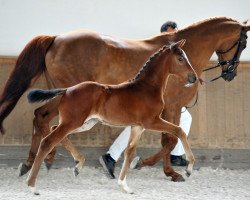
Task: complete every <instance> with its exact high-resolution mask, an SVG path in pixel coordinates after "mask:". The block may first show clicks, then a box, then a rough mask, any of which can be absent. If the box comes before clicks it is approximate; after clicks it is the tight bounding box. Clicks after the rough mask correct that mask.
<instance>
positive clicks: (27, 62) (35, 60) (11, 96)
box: [0, 35, 56, 134]
mask: <svg viewBox="0 0 250 200" xmlns="http://www.w3.org/2000/svg"><path fill="white" fill-rule="evenodd" d="M55 37H56V36H46V35H43V36H38V37H36V38H34V39H33V40H31V41H30V42H29V43H28V44H27V45H26V47H25V48H24V49H23V51H22V52H21V54H20V55H19V56H18V58H17V61H16V65H15V67H14V69H13V70H12V72H11V74H10V76H9V78H8V80H7V82H6V84H5V87H4V89H3V92H2V94H1V95H0V132H1V133H2V134H4V129H3V121H4V119H5V118H6V117H7V116H8V115H9V114H10V112H11V111H12V110H13V108H14V107H15V106H16V104H17V102H18V100H19V99H20V97H21V96H22V95H23V93H24V92H25V91H26V90H27V89H28V88H29V87H30V86H31V83H32V81H33V80H36V79H37V78H38V77H39V76H40V75H41V74H42V73H43V72H44V70H45V69H46V66H45V56H46V53H47V51H48V49H49V48H50V46H51V44H52V43H53V42H54V40H55Z"/></svg>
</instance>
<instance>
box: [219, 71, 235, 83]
mask: <svg viewBox="0 0 250 200" xmlns="http://www.w3.org/2000/svg"><path fill="white" fill-rule="evenodd" d="M235 76H237V71H236V70H234V71H226V72H222V74H221V77H222V78H223V79H224V80H225V81H232V80H233V79H234V78H235Z"/></svg>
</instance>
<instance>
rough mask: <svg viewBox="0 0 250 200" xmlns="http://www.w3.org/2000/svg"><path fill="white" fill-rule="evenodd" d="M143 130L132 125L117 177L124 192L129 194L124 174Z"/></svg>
mask: <svg viewBox="0 0 250 200" xmlns="http://www.w3.org/2000/svg"><path fill="white" fill-rule="evenodd" d="M143 130H144V129H143V128H142V127H141V126H133V127H132V129H131V134H130V137H129V142H128V146H127V149H126V151H125V153H124V161H123V165H122V169H121V172H120V175H119V179H118V184H119V185H120V186H121V187H122V189H123V190H124V191H125V192H127V193H130V194H132V193H133V191H132V190H131V189H130V188H129V187H128V185H127V182H126V176H127V173H128V169H129V165H130V163H131V161H132V159H133V157H134V154H135V150H136V147H137V144H138V141H139V139H140V137H141V134H142V132H143Z"/></svg>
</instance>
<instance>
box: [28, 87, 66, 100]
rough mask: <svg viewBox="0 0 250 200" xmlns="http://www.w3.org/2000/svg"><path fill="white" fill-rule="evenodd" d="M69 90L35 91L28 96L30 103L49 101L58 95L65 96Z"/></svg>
mask: <svg viewBox="0 0 250 200" xmlns="http://www.w3.org/2000/svg"><path fill="white" fill-rule="evenodd" d="M66 90H67V89H63V88H62V89H51V90H40V89H34V90H31V91H30V92H29V94H28V95H27V98H28V101H29V103H35V102H42V101H48V100H50V99H52V98H54V97H56V96H58V95H63V94H65V92H66Z"/></svg>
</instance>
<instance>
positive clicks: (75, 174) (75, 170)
mask: <svg viewBox="0 0 250 200" xmlns="http://www.w3.org/2000/svg"><path fill="white" fill-rule="evenodd" d="M73 172H74V176H75V177H77V176H78V174H79V173H80V172H79V169H78V168H77V167H75V168H74V170H73Z"/></svg>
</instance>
